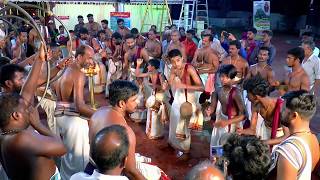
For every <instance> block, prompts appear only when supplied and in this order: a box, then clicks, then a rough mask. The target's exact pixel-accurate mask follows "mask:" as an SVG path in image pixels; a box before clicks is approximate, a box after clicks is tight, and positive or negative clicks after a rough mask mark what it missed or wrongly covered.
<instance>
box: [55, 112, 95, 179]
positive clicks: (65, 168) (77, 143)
mask: <svg viewBox="0 0 320 180" xmlns="http://www.w3.org/2000/svg"><path fill="white" fill-rule="evenodd" d="M56 119H57V125H58V127H59V130H60V133H61V135H62V139H63V144H64V145H65V147H66V148H67V154H65V155H64V156H62V158H61V166H60V174H61V178H62V180H68V179H70V177H71V176H72V175H73V174H75V173H77V172H81V171H83V170H84V169H85V167H86V165H87V164H88V162H89V151H90V147H89V127H88V121H87V120H85V119H83V118H81V117H78V116H68V115H64V116H58V117H56Z"/></svg>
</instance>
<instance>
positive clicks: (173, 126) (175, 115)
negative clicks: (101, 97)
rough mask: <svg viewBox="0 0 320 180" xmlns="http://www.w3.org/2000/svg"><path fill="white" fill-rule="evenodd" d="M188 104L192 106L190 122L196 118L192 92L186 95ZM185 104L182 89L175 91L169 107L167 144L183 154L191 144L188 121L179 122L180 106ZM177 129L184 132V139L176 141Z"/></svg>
mask: <svg viewBox="0 0 320 180" xmlns="http://www.w3.org/2000/svg"><path fill="white" fill-rule="evenodd" d="M187 98H188V102H190V103H191V104H192V111H193V116H192V117H191V119H190V121H193V120H192V119H194V118H196V115H195V111H196V99H195V93H194V92H188V93H187ZM184 102H186V97H185V92H184V89H177V90H176V91H175V96H174V101H173V103H172V106H171V111H170V126H169V140H168V141H169V143H170V144H171V146H173V147H174V148H176V149H178V150H182V151H185V152H188V151H189V150H190V144H191V135H190V129H189V128H188V126H189V121H181V120H180V106H181V105H182V104H183V103H184ZM177 127H178V128H179V129H181V130H182V131H184V136H185V138H183V139H178V138H177V137H176V130H177Z"/></svg>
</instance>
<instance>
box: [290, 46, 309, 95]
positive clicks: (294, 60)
mask: <svg viewBox="0 0 320 180" xmlns="http://www.w3.org/2000/svg"><path fill="white" fill-rule="evenodd" d="M287 54H288V55H287V65H288V67H290V68H292V72H290V73H289V75H288V76H286V78H285V80H284V84H285V85H287V86H288V91H298V90H306V91H309V90H310V79H309V76H308V74H307V73H306V72H305V70H304V69H303V67H302V66H301V63H302V61H303V59H304V50H303V49H302V48H300V47H296V48H293V49H290V50H289V51H288V52H287Z"/></svg>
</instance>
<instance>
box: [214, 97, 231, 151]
mask: <svg viewBox="0 0 320 180" xmlns="http://www.w3.org/2000/svg"><path fill="white" fill-rule="evenodd" d="M216 120H218V121H219V120H222V121H224V120H228V116H227V115H225V114H223V112H222V108H221V104H220V102H218V104H217V113H216ZM236 127H237V126H236V124H231V127H230V131H229V126H226V127H224V128H216V127H214V128H213V129H212V134H211V142H210V147H212V146H220V145H222V140H223V138H222V137H223V136H224V135H225V134H227V133H233V132H235V131H236Z"/></svg>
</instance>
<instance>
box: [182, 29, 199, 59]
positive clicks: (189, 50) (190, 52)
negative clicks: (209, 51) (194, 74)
mask: <svg viewBox="0 0 320 180" xmlns="http://www.w3.org/2000/svg"><path fill="white" fill-rule="evenodd" d="M192 33H193V30H191V29H190V30H188V31H187V34H186V37H185V38H184V39H185V40H184V41H183V42H182V44H183V45H184V47H185V50H186V55H187V62H188V63H190V62H191V61H192V60H193V57H194V53H195V52H196V50H197V45H196V43H194V42H193V40H192V37H193V35H192Z"/></svg>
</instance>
